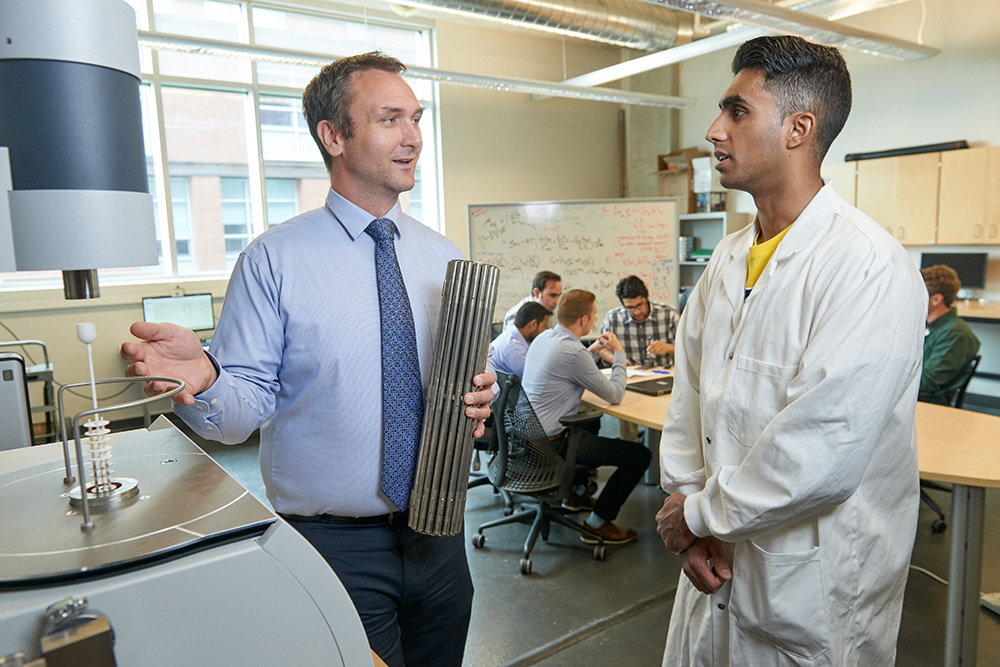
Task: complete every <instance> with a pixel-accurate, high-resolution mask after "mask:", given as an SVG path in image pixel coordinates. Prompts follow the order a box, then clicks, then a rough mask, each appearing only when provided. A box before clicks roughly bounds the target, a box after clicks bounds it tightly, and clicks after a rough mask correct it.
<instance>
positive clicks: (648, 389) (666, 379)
mask: <svg viewBox="0 0 1000 667" xmlns="http://www.w3.org/2000/svg"><path fill="white" fill-rule="evenodd" d="M625 388H626V389H628V390H630V391H637V392H639V393H640V394H648V395H650V396H662V395H663V394H669V393H670V390H671V389H673V388H674V378H673V376H672V375H666V376H661V377H655V378H653V379H651V380H643V381H642V382H633V383H631V384H627V385H625Z"/></svg>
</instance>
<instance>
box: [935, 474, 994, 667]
mask: <svg viewBox="0 0 1000 667" xmlns="http://www.w3.org/2000/svg"><path fill="white" fill-rule="evenodd" d="M985 508H986V490H985V489H983V488H981V487H975V486H966V485H964V484H955V486H954V489H953V491H952V497H951V522H952V532H951V556H950V560H949V564H948V582H949V583H948V616H947V618H948V621H947V625H946V626H945V640H944V664H945V667H974V666H975V664H976V644H977V641H978V634H979V584H980V578H981V576H982V568H983V517H984V516H985Z"/></svg>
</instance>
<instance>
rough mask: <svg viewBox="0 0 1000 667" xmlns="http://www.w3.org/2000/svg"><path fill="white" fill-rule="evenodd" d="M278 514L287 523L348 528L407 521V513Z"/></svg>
mask: <svg viewBox="0 0 1000 667" xmlns="http://www.w3.org/2000/svg"><path fill="white" fill-rule="evenodd" d="M278 514H279V516H281V517H283V518H285V519H287V520H289V521H306V522H313V523H317V522H318V523H335V524H341V525H350V526H388V525H391V524H394V523H405V522H406V521H407V519H408V514H407V512H391V513H389V514H379V515H377V516H337V515H336V514H316V515H313V516H300V515H298V514H282V513H281V512H278Z"/></svg>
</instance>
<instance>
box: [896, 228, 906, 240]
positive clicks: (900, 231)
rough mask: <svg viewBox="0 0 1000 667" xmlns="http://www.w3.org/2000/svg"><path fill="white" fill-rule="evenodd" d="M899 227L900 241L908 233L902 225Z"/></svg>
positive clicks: (897, 236) (898, 235)
mask: <svg viewBox="0 0 1000 667" xmlns="http://www.w3.org/2000/svg"><path fill="white" fill-rule="evenodd" d="M897 229H899V234H897V235H896V238H897V239H899V240H900V241H902V240H903V236H904V235H905V234H906V230H905V229H903V227H902V226H900V227H898V228H897Z"/></svg>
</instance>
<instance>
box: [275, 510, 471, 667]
mask: <svg viewBox="0 0 1000 667" xmlns="http://www.w3.org/2000/svg"><path fill="white" fill-rule="evenodd" d="M288 522H289V524H291V525H292V526H293V527H294V528H295V529H296V530H298V531H299V533H301V534H302V536H303V537H305V538H306V539H307V540H308V541H309V543H310V544H312V546H313V548H315V549H316V550H317V551H318V552H319V553H320V555H322V556H323V558H325V559H326V561H327V563H329V564H330V567H331V568H333V571H334V572H336V573H337V577H339V578H340V581H341V582H342V583H343V584H344V588H346V589H347V593H348V594H349V595H350V596H351V600H352V601H353V602H354V606H355V608H356V609H357V610H358V615H359V616H360V617H361V622H362V624H364V626H365V633H366V634H367V635H368V642H369V644H370V645H371V647H372V650H373V651H375V653H377V654H378V655H379V657H381V658H382V660H384V661H385V663H386V664H387V665H388V666H389V667H403V666H404V665H405V666H406V667H439V666H440V667H447V666H453V667H459V666H460V665H461V664H462V656H463V654H464V652H465V637H466V634H468V630H469V618H470V616H471V614H472V577H471V576H470V574H469V563H468V561H467V560H466V557H465V538H464V535H465V533H464V532H462V533H459V534H458V535H455V536H452V537H433V536H429V535H421V534H420V533H417V532H414V531H413V530H411V529H410V528H409V527H407V525H406V522H405V521H397V522H394V523H392V524H385V525H377V526H358V525H345V524H334V523H326V522H322V521H297V520H294V519H293V520H289V521H288ZM317 664H318V663H317Z"/></svg>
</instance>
